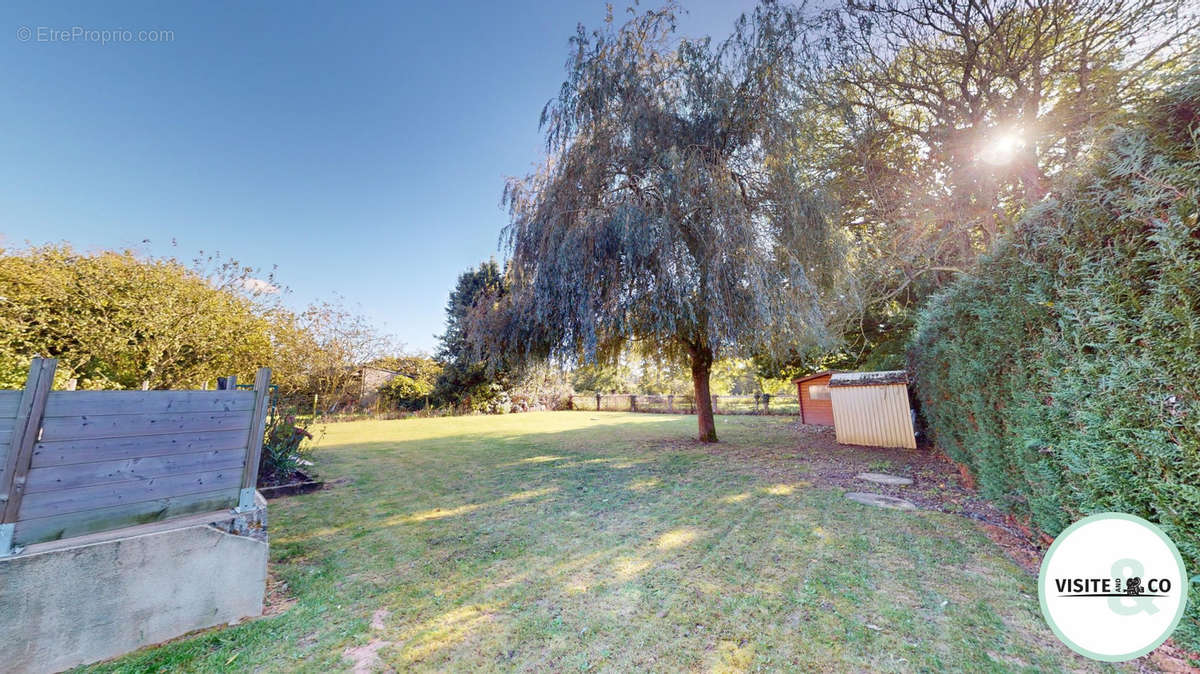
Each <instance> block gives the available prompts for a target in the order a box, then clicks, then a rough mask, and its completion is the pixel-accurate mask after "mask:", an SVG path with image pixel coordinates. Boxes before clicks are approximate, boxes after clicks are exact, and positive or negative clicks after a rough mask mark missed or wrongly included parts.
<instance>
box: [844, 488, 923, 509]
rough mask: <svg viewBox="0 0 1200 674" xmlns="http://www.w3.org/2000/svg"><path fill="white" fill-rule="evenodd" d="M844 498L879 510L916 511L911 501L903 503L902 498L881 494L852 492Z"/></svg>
mask: <svg viewBox="0 0 1200 674" xmlns="http://www.w3.org/2000/svg"><path fill="white" fill-rule="evenodd" d="M846 498H848V499H850V500H851V501H854V502H855V503H862V504H863V505H871V506H876V507H879V508H891V509H892V510H916V509H917V506H915V505H913V503H912V502H911V501H905V500H904V499H902V498H896V497H894V496H884V495H883V494H868V493H866V492H861V491H852V492H847V493H846Z"/></svg>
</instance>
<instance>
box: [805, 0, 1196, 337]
mask: <svg viewBox="0 0 1200 674" xmlns="http://www.w3.org/2000/svg"><path fill="white" fill-rule="evenodd" d="M1198 9H1200V6H1198V5H1196V3H1195V2H1193V1H1191V0H1080V1H1077V2H1063V1H1062V0H989V1H986V2H975V1H967V0H879V1H877V2H869V3H868V2H860V1H858V0H843V1H842V2H839V3H837V4H836V6H835V7H834V8H832V9H830V10H827V11H825V12H824V13H822V15H821V16H820V20H819V21H818V22H817V27H816V28H815V29H814V30H813V31H810V32H809V33H808V34H807V36H806V40H805V44H806V47H807V48H806V50H805V51H806V54H807V57H806V58H805V59H803V61H802V62H801V65H802V67H803V68H804V70H805V76H804V78H803V81H804V82H805V83H806V84H807V85H808V86H807V87H806V92H807V93H808V94H809V96H808V97H807V98H806V103H807V105H806V106H804V108H803V112H802V114H803V115H804V116H805V123H806V124H807V125H808V127H809V128H810V130H811V134H810V135H809V136H808V138H809V139H815V140H816V141H817V142H811V143H802V144H801V146H800V147H801V149H802V151H803V152H804V153H805V156H806V161H807V163H808V164H809V166H811V167H812V171H813V173H814V174H821V175H824V176H826V180H825V182H824V184H825V185H826V186H827V188H828V190H829V193H830V194H831V195H832V196H833V197H834V198H835V200H836V202H837V206H838V213H839V224H840V225H841V227H842V228H843V229H844V230H845V231H846V232H848V233H849V234H850V235H851V236H852V237H853V241H854V244H855V255H854V256H853V259H854V260H855V261H856V263H857V264H856V269H855V271H856V272H857V278H858V280H859V281H860V283H861V286H862V292H861V295H862V297H863V298H864V308H865V309H867V314H868V315H867V316H866V319H867V320H866V321H865V322H866V323H867V324H868V326H869V325H875V324H878V323H881V322H885V323H886V322H891V321H895V322H897V323H898V324H901V325H907V321H906V320H905V317H904V315H903V313H904V312H903V309H904V308H905V307H907V306H911V305H913V304H917V303H920V302H921V301H922V300H923V299H924V298H925V297H926V296H928V294H929V293H930V292H932V291H933V290H935V289H937V288H938V287H940V286H942V285H944V284H945V283H947V282H948V281H950V280H951V279H953V278H955V277H956V276H958V275H960V274H962V273H969V272H970V271H971V269H972V267H973V266H974V264H975V262H976V260H977V259H978V256H979V255H980V254H981V253H983V252H986V251H987V250H989V249H990V248H991V247H992V246H993V245H994V243H995V242H996V241H997V239H998V237H1000V236H1002V235H1003V234H1005V233H1006V232H1009V231H1011V229H1012V228H1013V225H1014V223H1015V222H1016V221H1017V220H1018V219H1019V218H1020V217H1021V215H1022V214H1023V213H1024V211H1025V209H1026V208H1028V207H1029V206H1030V205H1032V204H1034V203H1037V202H1038V201H1040V200H1042V199H1043V198H1044V197H1045V196H1047V194H1048V193H1049V191H1050V189H1051V179H1052V178H1053V177H1054V176H1057V175H1060V174H1062V173H1063V172H1064V171H1068V170H1069V169H1071V168H1072V167H1073V166H1074V165H1076V164H1077V162H1078V161H1079V158H1080V156H1081V153H1083V152H1084V151H1086V150H1087V149H1088V148H1090V147H1091V146H1092V145H1093V144H1094V143H1095V142H1096V141H1097V139H1098V138H1101V137H1102V136H1103V134H1102V130H1103V129H1104V128H1105V127H1107V126H1108V125H1111V124H1114V123H1117V122H1119V121H1121V120H1123V119H1126V118H1127V117H1128V116H1129V115H1130V114H1131V113H1132V112H1133V111H1135V110H1137V109H1138V108H1139V107H1141V106H1143V105H1145V103H1146V101H1147V100H1148V99H1149V97H1150V96H1151V95H1152V94H1154V93H1155V92H1157V91H1158V90H1160V89H1161V88H1162V87H1163V86H1164V83H1167V82H1170V81H1171V80H1173V79H1174V78H1176V77H1177V76H1178V73H1179V72H1180V71H1181V67H1182V64H1183V63H1184V62H1185V61H1186V59H1187V58H1188V55H1189V54H1195V53H1196V50H1197V49H1198V48H1200V13H1198ZM867 341H870V340H867Z"/></svg>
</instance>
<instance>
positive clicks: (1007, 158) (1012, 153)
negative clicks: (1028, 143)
mask: <svg viewBox="0 0 1200 674" xmlns="http://www.w3.org/2000/svg"><path fill="white" fill-rule="evenodd" d="M1023 147H1025V138H1024V137H1023V136H1022V135H1021V132H1019V131H1005V132H1001V133H998V134H996V135H994V136H992V137H991V138H990V139H989V140H988V142H987V144H986V145H984V147H983V150H982V151H981V152H980V153H979V158H980V159H982V160H983V161H985V162H987V163H988V164H992V165H995V166H1002V165H1004V164H1008V163H1009V162H1011V161H1012V160H1013V158H1014V157H1016V156H1017V153H1018V152H1019V151H1020V150H1021V148H1023Z"/></svg>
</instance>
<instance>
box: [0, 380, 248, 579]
mask: <svg viewBox="0 0 1200 674" xmlns="http://www.w3.org/2000/svg"><path fill="white" fill-rule="evenodd" d="M45 362H46V361H41V360H40V359H37V360H35V367H33V368H31V374H30V382H31V384H30V385H27V389H28V390H27V391H24V392H21V391H11V392H7V391H6V392H0V442H8V441H9V438H10V437H13V438H16V442H18V443H20V445H21V447H23V448H24V450H23V452H22V451H16V450H18V449H19V448H16V447H14V448H13V450H14V451H9V450H8V448H7V447H6V446H5V445H2V444H0V471H3V470H8V471H10V476H5V475H3V473H0V487H3V486H4V485H6V484H8V485H15V486H14V487H12V488H11V491H12V492H13V493H15V494H16V496H17V499H15V500H14V499H13V498H12V497H11V496H10V497H9V499H8V500H7V502H5V503H3V509H4V512H5V517H6V518H5V520H4V523H5V524H6V526H9V527H10V528H9V529H8V538H9V540H8V543H9V546H8V548H9V549H7V550H6V549H0V555H4V554H9V553H11V552H12V546H21V545H29V544H31V543H38V542H41V541H47V540H56V539H59V538H66V537H72V536H79V535H83V534H89V533H94V532H97V531H105V530H109V529H117V528H122V527H126V526H130V525H134V524H144V523H147V522H154V521H159V520H165V519H170V518H174V517H179V516H183V515H190V514H193V513H198V512H211V511H214V510H220V509H224V508H233V507H236V506H238V505H239V497H242V498H241V499H240V500H243V501H244V500H245V498H244V496H245V493H246V492H245V490H244V487H246V486H247V483H248V488H249V492H248V493H249V494H251V495H252V494H253V488H254V481H255V479H256V478H257V472H258V460H259V453H260V452H261V450H262V436H263V425H264V424H265V416H266V409H267V406H268V405H267V392H268V390H269V385H270V370H268V369H266V368H263V369H262V370H260V371H259V373H258V376H257V377H256V378H255V390H252V391H239V390H234V389H232V388H223V389H219V390H215V391H148V390H143V391H52V392H51V391H48V382H47V380H46V379H45V377H44V376H43V375H45V374H46V372H47V371H48V372H49V373H50V375H51V376H52V373H53V361H49V363H50V365H48V366H46V365H45ZM47 367H48V368H49V369H48V370H47ZM35 375H37V376H35ZM227 381H228V384H229V385H230V386H233V385H234V380H233V378H232V377H230V378H228V380H227ZM34 384H36V387H34V386H33V385H34ZM30 413H32V416H29V415H30ZM23 414H25V415H26V417H28V419H26V418H25V417H23V416H22V415H23ZM23 419H25V421H22V420H23ZM22 429H24V434H22ZM22 438H24V440H22ZM5 467H7V468H5ZM18 473H19V474H18ZM0 533H3V532H0ZM3 542H4V541H3V540H0V543H3ZM2 547H5V546H3V545H0V548H2Z"/></svg>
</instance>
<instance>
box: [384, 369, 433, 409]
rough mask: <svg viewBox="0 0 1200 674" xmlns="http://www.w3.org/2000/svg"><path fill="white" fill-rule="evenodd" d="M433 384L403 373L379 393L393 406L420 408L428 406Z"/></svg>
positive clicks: (385, 385)
mask: <svg viewBox="0 0 1200 674" xmlns="http://www.w3.org/2000/svg"><path fill="white" fill-rule="evenodd" d="M432 392H433V385H432V384H430V383H429V382H425V381H420V380H417V379H413V378H412V377H407V376H405V375H402V374H398V375H396V376H395V377H394V378H393V379H392V380H391V381H389V382H388V383H386V384H384V385H383V386H382V387H380V389H379V395H380V396H382V397H383V399H384V400H386V401H387V402H388V403H389V404H391V405H392V406H393V407H395V408H397V409H401V410H409V411H413V410H419V409H422V408H424V407H426V406H427V403H428V399H429V394H430V393H432Z"/></svg>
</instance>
